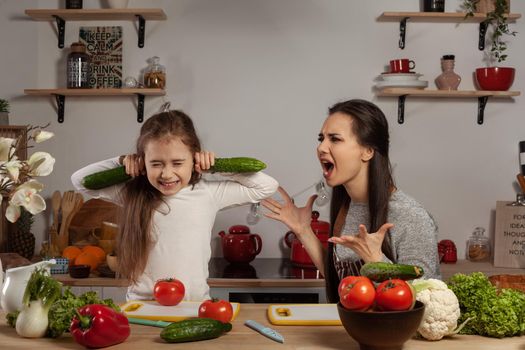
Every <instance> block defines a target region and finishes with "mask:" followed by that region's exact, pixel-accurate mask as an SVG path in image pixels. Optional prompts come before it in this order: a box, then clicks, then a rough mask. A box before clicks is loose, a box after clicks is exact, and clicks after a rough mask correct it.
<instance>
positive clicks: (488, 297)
mask: <svg viewBox="0 0 525 350" xmlns="http://www.w3.org/2000/svg"><path fill="white" fill-rule="evenodd" d="M448 286H449V288H450V289H452V291H453V292H454V294H456V296H457V298H458V301H459V307H460V311H461V316H460V318H459V320H458V323H462V322H463V321H464V320H466V319H467V318H472V319H471V320H470V321H469V322H468V323H467V324H466V326H465V327H464V328H463V329H462V331H461V332H460V333H462V334H479V335H483V336H488V337H494V338H503V337H511V336H515V335H522V334H525V293H523V292H521V291H519V290H514V289H501V291H498V289H497V288H496V287H494V286H493V285H492V284H491V283H490V281H489V279H488V278H487V276H485V275H484V274H483V273H481V272H474V273H472V274H470V275H465V274H461V273H457V274H455V275H454V276H452V277H451V278H450V280H449V281H448Z"/></svg>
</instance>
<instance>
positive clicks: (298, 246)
mask: <svg viewBox="0 0 525 350" xmlns="http://www.w3.org/2000/svg"><path fill="white" fill-rule="evenodd" d="M310 226H311V227H312V230H313V231H314V233H315V235H316V236H317V238H319V240H320V241H321V244H322V245H323V247H325V248H326V247H327V246H328V236H329V235H330V224H329V223H328V222H326V221H320V220H319V212H318V211H312V221H311V223H310ZM284 242H285V243H286V245H287V246H288V247H290V248H292V251H291V252H290V260H291V262H292V264H293V265H294V266H299V267H304V268H313V267H315V265H314V263H313V261H312V259H311V258H310V256H309V255H308V253H307V252H306V249H305V248H304V246H303V244H302V243H301V241H300V240H299V239H298V238H297V237H296V236H295V233H293V232H292V231H288V232H286V235H285V236H284Z"/></svg>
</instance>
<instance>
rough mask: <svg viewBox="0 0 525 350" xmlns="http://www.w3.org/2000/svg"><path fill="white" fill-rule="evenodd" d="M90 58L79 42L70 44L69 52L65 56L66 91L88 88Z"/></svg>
mask: <svg viewBox="0 0 525 350" xmlns="http://www.w3.org/2000/svg"><path fill="white" fill-rule="evenodd" d="M90 61H91V60H90V57H89V55H88V54H87V53H86V47H85V46H84V44H82V43H81V42H76V43H72V44H71V52H70V53H69V55H68V56H67V87H68V89H85V88H89V64H90Z"/></svg>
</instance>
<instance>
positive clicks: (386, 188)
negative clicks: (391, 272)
mask: <svg viewBox="0 0 525 350" xmlns="http://www.w3.org/2000/svg"><path fill="white" fill-rule="evenodd" d="M328 113H329V115H332V114H334V113H342V114H345V115H347V116H348V118H350V119H351V120H352V124H351V125H352V132H353V133H354V134H355V135H356V136H357V139H358V142H359V144H360V145H361V146H364V147H370V148H372V149H373V150H374V156H373V157H372V159H370V162H369V167H368V210H369V213H370V223H369V225H368V227H367V229H368V232H377V230H378V229H379V228H380V227H381V226H382V225H383V224H384V223H386V222H387V216H388V202H389V199H390V195H391V193H392V190H393V188H394V186H395V184H394V179H393V176H392V168H391V165H390V159H389V157H388V149H389V143H390V137H389V133H388V122H387V120H386V118H385V115H384V114H383V112H382V111H381V110H380V109H379V107H377V106H376V105H375V104H373V103H371V102H368V101H365V100H357V99H355V100H349V101H345V102H340V103H337V104H335V105H334V106H332V107H331V108H330V109H329V111H328ZM351 200H352V199H351V198H350V196H349V195H348V193H347V192H346V190H345V188H344V186H343V185H338V186H335V187H334V188H333V191H332V199H331V202H330V223H331V232H330V236H332V235H333V228H334V223H335V220H336V218H337V214H338V212H339V209H340V208H341V207H342V206H343V205H345V204H349V203H350V201H351ZM381 249H382V251H383V253H384V254H385V255H386V256H387V257H388V258H392V256H393V254H392V251H391V249H390V236H389V235H388V234H387V235H385V240H384V241H383V245H382V247H381ZM334 254H335V253H334V245H333V244H331V243H330V244H329V246H328V253H327V254H326V256H327V261H326V262H325V269H326V271H325V278H326V297H327V299H328V301H329V302H332V303H335V302H337V301H338V300H339V296H338V295H337V287H338V286H339V277H338V275H337V272H336V270H335V266H334Z"/></svg>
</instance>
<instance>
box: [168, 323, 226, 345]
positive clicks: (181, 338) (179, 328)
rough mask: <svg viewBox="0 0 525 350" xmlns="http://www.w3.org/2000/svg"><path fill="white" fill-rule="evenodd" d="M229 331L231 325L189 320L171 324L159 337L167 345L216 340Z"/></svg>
mask: <svg viewBox="0 0 525 350" xmlns="http://www.w3.org/2000/svg"><path fill="white" fill-rule="evenodd" d="M231 329H232V325H231V323H222V322H220V321H217V320H214V319H211V318H190V319H187V320H182V321H178V322H173V323H171V324H170V325H169V326H167V327H166V328H164V329H163V330H162V331H161V332H160V337H161V338H162V339H163V340H164V341H166V342H168V343H184V342H190V341H198V340H206V339H213V338H217V337H220V336H221V335H223V334H224V333H226V332H229V331H231Z"/></svg>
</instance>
